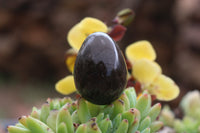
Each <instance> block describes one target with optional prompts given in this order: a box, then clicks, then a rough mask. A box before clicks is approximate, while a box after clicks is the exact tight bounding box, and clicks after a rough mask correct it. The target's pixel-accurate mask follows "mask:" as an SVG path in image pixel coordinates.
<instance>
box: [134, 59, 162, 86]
mask: <svg viewBox="0 0 200 133" xmlns="http://www.w3.org/2000/svg"><path fill="white" fill-rule="evenodd" d="M161 71H162V70H161V67H160V66H159V65H158V64H157V63H156V62H153V61H150V60H147V59H141V60H136V61H135V62H134V64H133V68H132V75H133V77H135V78H136V80H137V81H139V82H140V83H141V84H142V86H143V87H145V86H148V85H149V84H150V83H151V82H153V80H154V79H155V78H156V77H157V76H158V75H159V74H161Z"/></svg>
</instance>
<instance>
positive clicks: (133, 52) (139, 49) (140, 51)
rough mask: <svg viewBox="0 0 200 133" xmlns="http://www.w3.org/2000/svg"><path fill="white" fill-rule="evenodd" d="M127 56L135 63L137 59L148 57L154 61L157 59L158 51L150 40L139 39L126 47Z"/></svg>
mask: <svg viewBox="0 0 200 133" xmlns="http://www.w3.org/2000/svg"><path fill="white" fill-rule="evenodd" d="M125 53H126V57H127V58H128V60H129V61H130V62H131V63H133V62H134V61H135V60H139V59H143V58H145V59H148V60H151V61H154V60H155V59H156V53H155V50H154V48H153V47H152V45H151V43H150V42H148V41H145V40H144V41H138V42H135V43H132V44H130V45H129V46H128V47H127V48H126V51H125Z"/></svg>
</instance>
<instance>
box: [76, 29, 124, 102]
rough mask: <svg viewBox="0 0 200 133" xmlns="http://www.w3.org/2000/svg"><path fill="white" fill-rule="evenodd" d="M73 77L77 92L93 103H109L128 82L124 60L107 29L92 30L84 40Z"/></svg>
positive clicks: (120, 92)
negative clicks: (93, 31) (103, 30)
mask: <svg viewBox="0 0 200 133" xmlns="http://www.w3.org/2000/svg"><path fill="white" fill-rule="evenodd" d="M74 80H75V85H76V88H77V90H78V92H79V93H80V95H81V96H82V97H83V98H85V99H86V100H88V101H89V102H91V103H94V104H99V105H105V104H110V103H112V102H113V101H114V100H116V99H117V98H119V96H120V95H121V94H122V92H123V90H124V88H125V86H126V83H127V68H126V63H125V60H124V57H123V55H122V52H121V50H120V49H119V47H118V45H117V44H116V43H115V41H113V40H112V39H111V38H110V37H109V36H108V35H107V34H106V33H103V32H96V33H93V34H91V35H89V36H88V37H87V38H86V40H85V41H84V42H83V44H82V46H81V48H80V50H79V52H78V55H77V58H76V62H75V67H74Z"/></svg>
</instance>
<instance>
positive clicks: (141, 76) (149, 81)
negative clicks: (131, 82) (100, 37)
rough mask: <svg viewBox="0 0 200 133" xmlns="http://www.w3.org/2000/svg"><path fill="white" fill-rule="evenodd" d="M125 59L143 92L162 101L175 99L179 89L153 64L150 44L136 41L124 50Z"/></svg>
mask: <svg viewBox="0 0 200 133" xmlns="http://www.w3.org/2000/svg"><path fill="white" fill-rule="evenodd" d="M125 53H126V57H127V59H128V60H129V61H130V62H131V64H132V75H133V77H134V78H135V79H136V80H137V81H139V82H140V83H141V85H142V89H143V90H146V89H147V90H148V92H149V93H150V94H153V95H156V98H157V99H159V100H163V101H169V100H172V99H175V98H176V97H177V96H178V94H179V88H178V86H177V85H176V84H175V83H174V81H173V80H172V79H170V78H169V77H167V76H165V75H163V74H162V69H161V67H160V66H159V64H158V63H156V62H155V59H156V53H155V50H154V48H153V47H152V45H151V44H150V42H148V41H138V42H136V43H132V44H131V45H129V46H128V47H127V48H126V51H125Z"/></svg>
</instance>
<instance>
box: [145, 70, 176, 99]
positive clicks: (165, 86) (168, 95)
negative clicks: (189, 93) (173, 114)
mask: <svg viewBox="0 0 200 133" xmlns="http://www.w3.org/2000/svg"><path fill="white" fill-rule="evenodd" d="M147 89H148V90H149V92H150V93H152V94H154V95H156V97H157V99H159V100H164V101H170V100H172V99H174V98H176V97H177V96H178V95H179V87H178V86H177V85H176V84H175V83H174V81H173V80H172V79H171V78H169V77H167V76H165V75H163V74H161V75H159V76H158V77H157V78H156V79H155V80H154V81H153V82H152V83H151V85H150V86H148V87H147Z"/></svg>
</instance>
